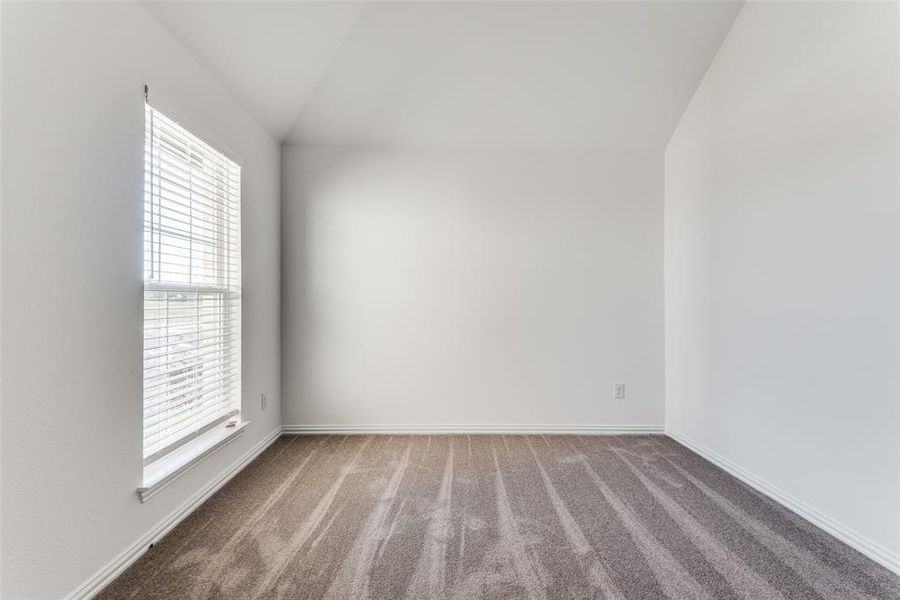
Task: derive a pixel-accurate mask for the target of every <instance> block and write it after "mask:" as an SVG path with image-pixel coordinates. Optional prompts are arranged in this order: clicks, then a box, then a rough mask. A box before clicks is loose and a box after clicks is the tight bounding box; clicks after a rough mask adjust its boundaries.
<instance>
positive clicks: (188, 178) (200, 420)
mask: <svg viewBox="0 0 900 600" xmlns="http://www.w3.org/2000/svg"><path fill="white" fill-rule="evenodd" d="M145 123H146V132H145V149H144V164H145V167H144V464H145V465H148V464H150V463H152V462H153V461H154V460H156V459H158V458H160V457H162V456H164V455H166V454H168V453H169V452H171V451H172V450H175V449H176V448H178V447H180V446H182V445H183V444H185V443H187V442H188V441H190V440H191V439H193V438H195V437H197V436H198V435H200V434H202V433H204V432H206V431H207V430H209V429H211V428H213V427H216V426H217V425H221V424H222V423H223V422H224V421H226V420H228V419H230V418H231V417H234V416H236V415H237V414H238V412H239V411H240V405H241V213H240V211H241V168H240V167H239V166H238V165H237V164H235V163H234V162H232V161H231V160H229V159H228V158H227V157H225V155H224V154H222V153H221V152H219V151H217V150H215V149H214V148H212V147H210V146H209V145H208V144H206V143H205V142H203V140H201V139H199V138H198V137H196V136H194V135H192V134H191V133H190V132H188V131H186V130H185V129H184V128H183V127H181V126H180V125H179V124H178V123H176V122H175V121H173V120H171V119H169V118H168V117H166V116H165V115H163V114H162V113H160V112H159V111H157V110H154V109H153V108H152V107H151V106H150V105H149V104H147V105H146V109H145Z"/></svg>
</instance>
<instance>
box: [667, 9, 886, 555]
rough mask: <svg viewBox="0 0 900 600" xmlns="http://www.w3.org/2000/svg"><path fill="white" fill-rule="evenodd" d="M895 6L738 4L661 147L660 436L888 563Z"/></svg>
mask: <svg viewBox="0 0 900 600" xmlns="http://www.w3.org/2000/svg"><path fill="white" fill-rule="evenodd" d="M897 6H898V5H896V4H894V3H880V4H865V3H823V2H811V3H755V2H754V3H749V4H747V5H745V7H744V8H743V10H742V12H741V14H740V15H739V16H738V18H737V20H736V21H735V24H734V26H733V29H732V30H731V32H730V33H729V35H728V37H727V38H726V40H725V42H724V44H723V47H722V48H721V50H720V52H719V54H718V56H717V58H716V60H715V61H714V63H713V65H712V66H711V68H710V70H709V72H708V73H707V75H706V77H705V79H704V80H703V83H702V84H701V86H700V88H699V90H698V91H697V94H696V96H695V97H694V99H693V101H692V103H691V105H690V107H689V108H688V110H687V112H686V114H685V115H684V117H683V118H682V121H681V123H680V125H679V126H678V128H677V130H676V132H675V134H674V136H673V137H672V140H671V141H670V143H669V146H668V149H667V151H666V211H665V230H666V244H665V251H666V269H665V270H666V411H667V417H666V424H667V427H668V428H669V429H670V430H672V431H674V432H676V433H678V434H681V435H683V436H685V437H686V438H688V439H689V440H692V441H693V442H695V443H699V444H700V445H702V446H704V447H706V448H707V449H709V450H711V451H713V452H715V453H718V454H719V455H720V456H721V457H723V458H724V459H726V460H729V461H731V462H732V463H734V464H735V465H737V466H738V467H740V468H742V469H744V470H746V471H748V472H749V473H751V474H753V475H754V476H755V477H757V478H759V479H760V480H762V481H765V482H767V483H768V484H770V485H772V486H774V487H775V488H776V489H779V490H781V492H782V493H784V494H787V495H790V496H793V497H794V498H795V499H796V500H799V501H800V502H802V503H805V504H806V505H808V506H809V507H811V508H812V509H814V510H816V511H819V512H820V513H821V514H822V515H824V516H825V517H827V518H830V519H832V520H833V521H835V522H836V524H837V526H838V527H844V528H846V529H847V530H848V531H849V532H850V534H851V536H853V535H855V536H857V542H859V543H862V544H869V546H870V549H871V550H873V551H876V552H877V551H879V550H880V551H882V552H884V553H885V556H888V557H889V556H890V555H891V554H893V557H894V560H898V562H897V563H896V564H897V565H900V398H898V384H900V381H898V364H900V360H898V359H900V354H898V309H900V294H898V274H900V265H898V242H900V236H898V217H900V214H898V179H897V177H898V158H900V154H898V113H897V111H898V54H897V52H898V45H897V43H898V36H897V24H898V12H897V11H898V8H897Z"/></svg>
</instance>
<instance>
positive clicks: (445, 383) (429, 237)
mask: <svg viewBox="0 0 900 600" xmlns="http://www.w3.org/2000/svg"><path fill="white" fill-rule="evenodd" d="M283 173H284V182H283V186H284V203H283V208H282V210H283V248H284V251H283V261H284V263H283V264H284V270H283V286H284V295H283V306H282V310H283V323H284V332H283V365H284V370H283V385H284V405H283V412H284V423H285V424H286V425H345V426H346V425H377V426H391V425H429V426H440V425H456V426H462V427H472V426H480V425H657V426H659V425H662V423H663V396H662V393H663V337H662V334H663V322H662V319H663V296H662V294H663V280H662V192H663V181H662V177H663V164H662V155H661V152H657V153H656V154H655V155H651V156H649V157H633V158H627V157H624V156H610V155H606V156H603V155H599V154H589V153H583V152H581V153H579V152H572V153H549V152H533V153H521V152H519V153H515V152H506V153H499V152H497V153H489V152H480V153H479V152H451V151H439V150H400V149H393V150H390V149H363V148H356V149H352V148H349V149H348V148H336V147H303V146H288V147H285V152H284V158H283ZM616 381H624V382H625V383H626V384H627V395H628V398H627V399H626V400H613V397H612V396H613V384H614V382H616Z"/></svg>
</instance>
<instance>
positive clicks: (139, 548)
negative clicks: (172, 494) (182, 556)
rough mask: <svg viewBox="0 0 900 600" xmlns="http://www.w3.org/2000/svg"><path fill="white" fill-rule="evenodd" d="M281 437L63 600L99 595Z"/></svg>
mask: <svg viewBox="0 0 900 600" xmlns="http://www.w3.org/2000/svg"><path fill="white" fill-rule="evenodd" d="M280 436H281V429H280V428H278V429H275V430H273V431H272V432H271V433H270V434H269V435H267V436H266V437H265V438H263V439H262V440H260V441H259V443H257V444H256V445H255V446H253V447H252V448H251V449H250V450H248V451H247V452H246V453H245V454H244V455H243V456H241V457H240V458H239V459H238V460H237V461H235V462H234V463H233V464H232V465H231V466H229V467H228V468H226V469H225V470H224V471H222V472H221V473H219V475H218V476H216V478H215V479H213V480H212V481H211V482H210V483H209V484H207V485H206V487H204V488H203V489H201V490H200V491H199V492H197V493H196V494H194V495H193V496H191V497H190V498H188V499H187V500H186V501H185V502H184V503H182V504H181V506H179V507H178V508H177V509H175V511H174V512H173V513H172V514H170V515H169V516H168V517H166V518H165V519H163V520H162V521H161V522H160V523H159V524H157V525H156V526H155V527H153V528H152V529H151V530H150V531H148V532H147V533H145V534H144V535H142V536H141V537H140V538H139V539H138V540H137V541H136V542H134V543H133V544H132V545H131V546H129V547H128V548H126V549H125V551H124V552H122V553H121V554H119V555H118V556H117V557H115V558H114V559H112V560H111V561H109V562H108V563H107V564H106V566H104V567H103V568H102V569H100V570H99V571H97V573H95V574H94V575H93V576H91V577H90V578H89V579H88V580H87V581H85V582H84V583H82V584H81V585H80V586H78V588H77V589H76V590H75V591H73V592H72V593H70V594H69V595H68V596H66V597H65V600H81V599H87V598H92V597H93V596H94V595H95V594H98V593H99V592H100V591H101V590H102V589H103V588H105V587H106V586H107V585H109V584H110V583H111V582H112V580H113V579H115V578H116V577H118V576H119V574H120V573H122V571H124V570H125V569H127V568H128V567H129V566H130V565H131V564H132V563H133V562H134V561H136V560H137V559H138V558H140V556H141V555H142V554H143V553H144V552H146V551H147V548H149V547H150V545H151V544H154V543H156V542H157V541H159V540H160V538H162V537H163V536H164V535H166V534H167V533H168V532H169V531H171V530H172V528H173V527H175V526H176V525H178V524H179V523H180V522H181V521H182V520H184V518H185V517H187V516H188V515H189V514H191V513H192V512H193V511H194V510H195V509H196V508H197V507H198V506H200V505H201V504H203V502H204V501H205V500H206V499H207V498H209V497H210V496H212V495H213V494H214V493H215V492H216V491H217V490H218V489H219V488H220V487H222V486H223V485H225V484H226V483H228V480H230V479H231V478H232V477H234V476H235V475H237V474H238V473H239V472H240V471H241V469H243V468H244V467H245V466H247V464H249V463H250V461H252V460H253V459H254V458H256V457H257V456H259V454H261V453H262V451H263V450H265V449H266V448H268V447H269V446H270V445H271V444H272V442H274V441H275V440H276V439H278V438H279V437H280Z"/></svg>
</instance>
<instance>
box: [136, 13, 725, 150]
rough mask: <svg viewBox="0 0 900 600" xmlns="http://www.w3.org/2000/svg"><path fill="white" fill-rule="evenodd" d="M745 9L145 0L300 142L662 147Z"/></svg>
mask: <svg viewBox="0 0 900 600" xmlns="http://www.w3.org/2000/svg"><path fill="white" fill-rule="evenodd" d="M740 5H741V3H740V2H739V1H733V2H732V1H725V0H723V1H715V2H696V1H684V2H681V1H667V2H665V1H664V2H645V1H641V0H631V1H625V2H600V1H598V2H560V1H552V0H547V1H544V2H508V1H490V2H477V1H476V2H469V1H455V2H454V1H444V2H435V1H420V2H387V1H370V2H365V3H361V2H149V1H148V2H145V3H144V6H145V7H146V9H147V10H148V11H149V12H150V13H151V14H152V15H153V16H154V17H155V18H156V19H157V20H158V21H159V22H160V23H161V24H162V25H163V26H164V27H165V28H166V29H168V30H169V31H170V33H171V34H172V35H173V36H174V37H175V38H176V39H177V40H178V41H179V42H180V43H181V44H182V45H183V46H184V47H185V48H186V49H187V50H188V51H189V52H190V53H191V54H193V56H194V57H195V58H196V59H197V60H198V61H199V62H200V63H201V64H203V65H204V66H205V67H206V68H207V69H208V70H209V71H210V72H211V73H212V74H213V75H215V76H216V77H218V78H219V79H220V80H221V81H222V83H223V84H224V85H225V86H226V87H227V88H228V89H229V90H230V91H231V93H232V94H233V95H234V96H235V97H236V98H237V99H238V100H239V101H240V102H242V103H243V104H244V105H245V106H246V107H247V108H248V110H250V111H251V112H252V113H253V114H254V116H255V117H256V118H257V119H258V121H259V122H260V123H261V124H262V125H263V126H264V127H265V128H266V129H267V130H268V131H269V132H270V133H271V134H272V135H273V136H274V137H275V138H276V139H279V140H284V141H285V142H286V143H309V144H329V145H377V146H404V147H410V146H411V147H500V148H504V147H517V148H532V147H541V148H543V147H551V148H563V147H574V148H585V147H591V148H606V149H610V150H616V149H626V148H648V147H662V145H664V144H665V143H666V141H667V140H668V137H669V135H670V134H671V132H672V130H673V129H674V127H675V125H676V123H677V121H678V118H679V117H680V115H681V114H682V112H683V111H684V108H685V106H686V105H687V103H688V102H689V101H690V98H691V95H692V94H693V92H694V90H695V89H696V87H697V85H698V83H699V81H700V79H701V77H702V76H703V73H704V71H705V70H706V67H707V66H708V65H709V63H710V62H711V60H712V58H713V56H714V55H715V53H716V50H717V49H718V47H719V45H720V43H721V41H722V39H723V38H724V37H725V34H726V33H727V32H728V29H729V27H730V26H731V23H732V21H733V20H734V18H735V16H736V15H737V12H738V10H739V9H740Z"/></svg>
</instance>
